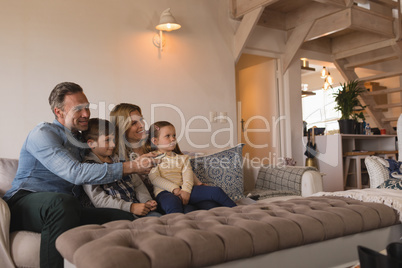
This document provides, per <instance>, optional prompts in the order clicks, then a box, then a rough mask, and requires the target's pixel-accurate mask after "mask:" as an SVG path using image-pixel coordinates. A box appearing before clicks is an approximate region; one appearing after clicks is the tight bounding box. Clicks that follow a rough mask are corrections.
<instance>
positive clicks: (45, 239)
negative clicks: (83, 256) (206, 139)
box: [3, 82, 236, 267]
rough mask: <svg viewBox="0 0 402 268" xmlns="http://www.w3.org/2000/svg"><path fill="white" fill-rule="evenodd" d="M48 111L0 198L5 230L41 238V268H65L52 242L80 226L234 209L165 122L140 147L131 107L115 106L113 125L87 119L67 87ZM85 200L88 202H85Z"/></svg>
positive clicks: (137, 118) (83, 104)
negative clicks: (6, 211)
mask: <svg viewBox="0 0 402 268" xmlns="http://www.w3.org/2000/svg"><path fill="white" fill-rule="evenodd" d="M49 104H50V106H51V109H52V111H53V113H54V114H55V118H56V119H55V120H54V122H53V123H40V124H39V125H37V126H36V127H35V128H34V129H33V130H32V131H31V132H30V133H29V134H28V137H27V139H26V141H25V143H24V145H23V146H22V149H21V152H20V158H19V166H18V171H17V174H16V176H15V178H14V180H13V182H12V187H11V189H9V190H8V191H7V192H6V194H5V195H4V197H3V198H4V200H5V201H6V202H7V204H8V206H9V208H10V211H11V215H12V217H11V224H10V231H17V230H27V231H33V232H37V233H41V246H40V266H41V267H63V258H62V256H61V255H60V254H59V252H58V251H57V250H56V247H55V241H56V239H57V237H58V236H59V235H61V234H62V233H63V232H65V231H67V230H69V229H72V228H74V227H77V226H80V225H85V224H103V223H106V222H109V221H114V220H130V221H132V220H134V219H136V218H137V217H138V216H147V215H148V216H160V214H159V213H157V212H156V211H157V207H158V203H159V208H160V212H162V213H173V212H190V211H193V210H195V209H209V208H212V207H217V206H227V207H233V206H236V204H235V203H234V202H233V201H232V200H231V199H230V198H229V197H228V196H227V195H226V194H225V192H223V191H222V190H221V189H220V188H218V187H211V186H206V185H203V184H202V183H201V182H199V181H198V180H194V179H193V174H192V170H191V166H190V164H189V159H188V157H187V156H181V152H180V149H179V147H178V144H177V142H176V134H175V129H174V127H173V125H171V124H170V123H168V122H157V123H156V124H154V125H153V126H152V127H151V129H150V135H149V137H148V146H147V147H144V146H143V141H144V139H145V138H146V132H145V130H144V125H143V123H142V115H141V109H140V108H139V107H138V106H136V105H132V104H119V105H117V106H116V107H115V108H114V110H113V111H112V112H111V121H112V122H111V123H109V122H108V121H106V120H99V119H93V120H90V119H89V117H90V111H89V102H88V100H87V98H86V96H85V94H84V93H83V89H82V88H81V87H80V86H79V85H77V84H75V83H70V82H65V83H60V84H58V85H56V87H55V88H54V89H53V90H52V92H51V94H50V96H49ZM115 128H116V131H117V132H116V135H114V134H115V133H114V130H115ZM114 139H115V141H114ZM115 144H116V146H115ZM88 147H89V148H90V152H89V154H88V150H87V149H88ZM146 148H148V149H146ZM85 153H87V154H86V155H85ZM84 158H85V160H86V162H84V163H82V161H83V160H84ZM105 163H107V164H105ZM158 164H159V165H158ZM151 170H152V172H151V173H150V171H151ZM149 173H150V176H149V178H148V176H147V174H149ZM183 174H184V175H183ZM144 183H145V185H144ZM81 185H85V186H84V189H85V193H86V195H85V194H83V193H84V192H83V191H82V187H81ZM153 185H154V186H155V187H153ZM154 196H155V199H156V201H155V200H154V198H153V197H154ZM88 197H89V199H90V201H91V202H85V198H88ZM86 201H88V199H87V200H86ZM157 201H158V203H157ZM93 206H95V207H93Z"/></svg>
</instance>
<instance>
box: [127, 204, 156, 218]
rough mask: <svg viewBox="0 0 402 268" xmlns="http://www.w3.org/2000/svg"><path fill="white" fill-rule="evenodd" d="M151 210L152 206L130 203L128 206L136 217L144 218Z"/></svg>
mask: <svg viewBox="0 0 402 268" xmlns="http://www.w3.org/2000/svg"><path fill="white" fill-rule="evenodd" d="M148 202H149V201H148ZM151 208H152V206H151V205H150V204H147V203H132V204H131V206H130V212H131V213H133V214H135V215H137V216H145V215H147V214H148V213H149V212H150V211H151Z"/></svg>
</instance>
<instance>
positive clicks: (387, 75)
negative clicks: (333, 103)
mask: <svg viewBox="0 0 402 268" xmlns="http://www.w3.org/2000/svg"><path fill="white" fill-rule="evenodd" d="M400 75H402V71H398V72H389V73H383V74H377V75H372V76H367V77H362V78H359V80H360V81H361V82H367V81H373V80H380V79H384V78H389V77H395V76H400Z"/></svg>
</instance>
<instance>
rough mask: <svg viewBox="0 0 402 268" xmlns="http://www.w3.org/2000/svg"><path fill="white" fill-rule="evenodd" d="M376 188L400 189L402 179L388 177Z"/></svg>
mask: <svg viewBox="0 0 402 268" xmlns="http://www.w3.org/2000/svg"><path fill="white" fill-rule="evenodd" d="M377 188H384V189H394V190H402V179H398V178H390V179H388V180H386V181H384V182H383V183H381V184H380V185H379V186H378V187H377Z"/></svg>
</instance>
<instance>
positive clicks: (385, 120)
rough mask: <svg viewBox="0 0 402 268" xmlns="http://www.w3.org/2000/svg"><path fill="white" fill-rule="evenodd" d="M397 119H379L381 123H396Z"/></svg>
mask: <svg viewBox="0 0 402 268" xmlns="http://www.w3.org/2000/svg"><path fill="white" fill-rule="evenodd" d="M398 118H399V117H388V118H383V119H381V122H396V121H398Z"/></svg>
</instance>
